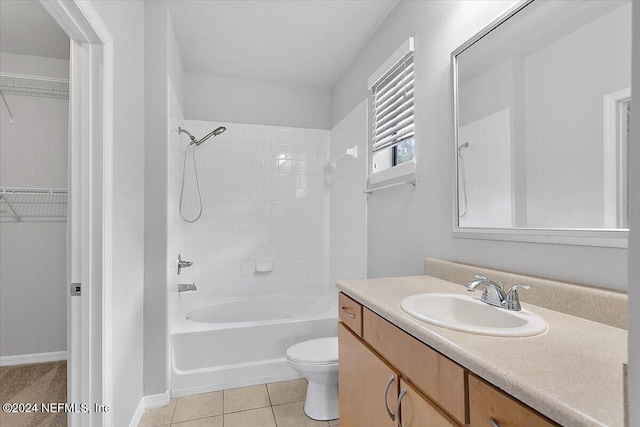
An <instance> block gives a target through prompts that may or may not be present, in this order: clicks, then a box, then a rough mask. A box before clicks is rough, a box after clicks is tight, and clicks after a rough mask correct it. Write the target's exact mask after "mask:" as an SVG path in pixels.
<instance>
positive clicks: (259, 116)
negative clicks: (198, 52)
mask: <svg viewBox="0 0 640 427" xmlns="http://www.w3.org/2000/svg"><path fill="white" fill-rule="evenodd" d="M330 104H331V102H330V91H329V88H323V87H315V86H301V85H293V84H282V83H271V82H261V81H255V80H243V79H233V78H227V77H218V76H208V75H203V74H193V73H185V79H184V113H185V116H186V117H188V118H189V119H193V120H214V119H215V120H219V121H222V122H234V123H253V124H261V125H273V126H290V127H301V128H312V129H330V128H331V120H330Z"/></svg>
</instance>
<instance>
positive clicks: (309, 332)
mask: <svg viewBox="0 0 640 427" xmlns="http://www.w3.org/2000/svg"><path fill="white" fill-rule="evenodd" d="M337 321H338V319H337V297H336V295H335V293H333V294H322V295H283V296H262V297H254V298H251V299H248V298H247V299H225V300H213V301H208V302H202V301H184V302H182V303H181V305H180V307H179V309H178V311H177V314H176V316H175V318H174V322H173V324H172V325H171V395H172V396H184V395H188V394H195V393H203V392H208V391H216V390H223V389H229V388H234V387H243V386H248V385H254V384H264V383H269V382H275V381H284V380H288V379H294V378H300V375H299V374H298V373H297V372H296V371H294V370H293V369H292V368H291V367H290V366H289V364H288V363H287V360H286V350H287V348H289V347H290V346H292V345H293V344H295V343H298V342H300V341H304V340H308V339H313V338H322V337H329V336H336V335H337Z"/></svg>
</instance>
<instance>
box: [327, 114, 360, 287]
mask: <svg viewBox="0 0 640 427" xmlns="http://www.w3.org/2000/svg"><path fill="white" fill-rule="evenodd" d="M363 120H364V121H366V120H367V103H366V102H361V103H360V104H359V105H358V106H357V107H356V108H354V109H353V110H352V111H351V112H350V113H349V114H347V116H346V117H345V118H344V119H342V120H341V121H340V123H338V124H337V125H335V126H334V127H333V129H331V142H330V144H331V150H330V153H331V158H332V159H335V158H336V157H338V156H342V155H344V154H345V153H346V150H347V149H348V148H353V146H355V145H357V146H358V158H356V159H354V158H352V157H350V156H345V157H342V158H341V159H337V160H336V167H335V168H331V169H330V177H329V199H330V205H331V206H330V210H329V224H330V225H329V228H330V249H329V254H330V263H329V271H330V273H329V282H330V283H331V284H332V285H333V284H335V283H336V282H337V281H338V280H349V279H366V278H367V195H366V194H365V193H364V192H363V191H364V190H365V179H366V173H367V172H366V169H367V151H366V149H367V128H366V127H365V126H362V123H363Z"/></svg>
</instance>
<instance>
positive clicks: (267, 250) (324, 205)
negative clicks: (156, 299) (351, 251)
mask: <svg viewBox="0 0 640 427" xmlns="http://www.w3.org/2000/svg"><path fill="white" fill-rule="evenodd" d="M220 125H224V126H226V127H227V131H226V132H225V133H223V134H222V135H220V136H217V137H215V138H214V139H210V140H208V141H207V142H205V143H204V144H203V145H201V146H200V147H197V148H196V150H197V153H196V157H197V163H198V171H199V179H200V189H201V191H202V203H203V206H204V211H203V214H202V217H201V218H200V219H199V220H198V221H197V222H195V223H192V224H188V223H185V222H183V221H182V220H181V219H180V218H179V217H178V209H177V203H176V202H171V203H170V207H171V210H170V211H169V229H170V230H175V232H174V233H172V234H171V239H179V240H178V241H181V242H182V244H183V247H182V248H180V249H179V251H180V253H181V254H182V258H183V259H185V260H189V261H193V263H194V265H193V266H192V267H190V268H188V269H185V270H183V273H182V274H181V275H180V276H173V277H171V278H170V283H169V286H170V287H172V288H173V289H172V290H173V292H176V288H175V286H176V285H177V284H178V283H177V282H180V283H191V282H194V281H195V282H196V286H197V287H198V291H197V292H195V293H188V294H183V297H186V298H198V299H200V298H206V297H212V296H217V295H221V294H222V295H247V294H252V293H256V292H257V293H260V292H268V293H271V292H273V291H280V290H282V289H291V288H297V290H302V291H311V290H322V291H324V290H326V289H327V287H328V285H329V193H328V184H327V176H326V174H325V172H324V170H323V167H324V165H325V163H326V159H327V156H328V151H329V131H325V130H316V129H301V128H287V127H276V126H263V125H247V124H238V123H231V122H204V121H195V120H185V121H184V127H185V128H186V129H188V130H189V131H190V132H191V133H193V134H194V135H196V136H197V137H200V136H202V135H205V134H207V133H209V132H210V131H211V130H213V129H215V128H216V127H218V126H220ZM188 140H189V139H188V137H187V136H186V135H184V134H183V135H182V136H181V137H180V139H179V141H177V140H175V139H173V138H172V142H177V143H176V144H175V145H173V146H172V147H171V154H170V156H169V159H170V164H169V173H170V182H171V184H170V191H171V192H172V193H173V194H171V195H170V197H169V199H170V201H177V200H178V198H179V194H177V193H178V192H179V190H180V187H179V184H180V180H181V177H182V164H183V155H184V149H185V147H186V146H187V143H188ZM192 148H193V147H192ZM187 168H188V169H187V175H186V181H185V195H184V198H185V208H184V210H183V213H184V215H185V217H187V218H193V217H195V216H196V214H197V203H196V200H197V193H196V192H195V181H194V176H193V166H192V163H191V148H190V149H189V157H188V161H187ZM170 247H176V246H174V244H173V243H170ZM177 255H178V253H172V254H169V260H168V261H167V262H168V263H169V264H172V265H175V262H176V259H175V258H176V257H177ZM263 259H270V260H272V261H273V271H272V272H270V273H257V272H255V262H256V260H263ZM174 280H175V282H173V281H174Z"/></svg>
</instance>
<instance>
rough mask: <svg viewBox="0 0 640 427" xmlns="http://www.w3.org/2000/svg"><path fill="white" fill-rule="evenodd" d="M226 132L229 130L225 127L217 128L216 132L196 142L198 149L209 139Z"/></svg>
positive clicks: (213, 131)
mask: <svg viewBox="0 0 640 427" xmlns="http://www.w3.org/2000/svg"><path fill="white" fill-rule="evenodd" d="M225 130H227V128H226V127H224V126H220V127H217V128H215V129H214V130H212V131H211V132H209V133H208V134H206V135H205V136H203V137H202V138H201V139H200V141H197V142H195V144H196V147H197V146H198V145H200V144H202V143H203V142H205V141H206V140H207V139H209V138H211V137H212V136H218V135H220V134H221V133H223V132H224V131H225Z"/></svg>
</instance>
